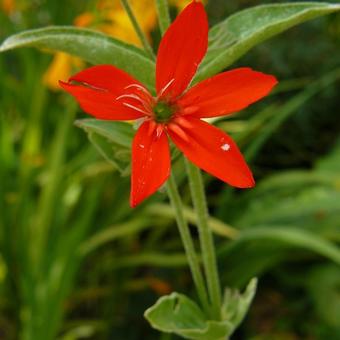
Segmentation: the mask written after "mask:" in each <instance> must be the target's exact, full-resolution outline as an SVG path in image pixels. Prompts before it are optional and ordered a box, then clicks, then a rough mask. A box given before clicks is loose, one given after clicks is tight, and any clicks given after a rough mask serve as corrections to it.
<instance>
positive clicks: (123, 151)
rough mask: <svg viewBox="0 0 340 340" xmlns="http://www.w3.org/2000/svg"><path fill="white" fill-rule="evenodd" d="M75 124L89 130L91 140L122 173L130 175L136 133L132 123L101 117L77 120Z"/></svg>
mask: <svg viewBox="0 0 340 340" xmlns="http://www.w3.org/2000/svg"><path fill="white" fill-rule="evenodd" d="M75 124H76V125H77V126H78V127H80V128H82V129H84V130H85V131H86V132H87V134H88V137H89V140H90V142H91V143H92V144H93V145H94V146H95V148H96V149H97V150H98V151H99V153H100V154H101V155H102V156H103V157H104V158H105V159H106V160H107V161H108V162H109V163H111V164H112V165H113V166H114V167H115V168H116V169H117V170H118V171H119V172H120V173H121V174H122V175H125V176H126V175H129V173H130V159H131V143H132V139H133V136H134V133H135V131H134V129H133V126H132V125H131V124H128V123H123V122H114V121H106V120H99V119H82V120H77V121H76V123H75Z"/></svg>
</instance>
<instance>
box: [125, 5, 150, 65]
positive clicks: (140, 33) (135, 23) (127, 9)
mask: <svg viewBox="0 0 340 340" xmlns="http://www.w3.org/2000/svg"><path fill="white" fill-rule="evenodd" d="M120 2H121V4H122V6H123V7H124V9H125V12H126V14H127V15H128V17H129V19H130V21H131V23H132V26H133V28H134V29H135V31H136V33H137V35H138V38H139V40H140V41H141V43H142V44H143V47H144V49H145V51H146V52H147V53H148V55H149V56H150V57H151V59H153V60H155V59H156V57H155V54H154V52H153V50H152V47H151V45H150V44H149V42H148V39H147V37H146V36H145V34H144V32H143V30H142V29H141V27H140V25H139V24H138V21H137V19H136V16H135V15H134V13H133V11H132V8H131V5H130V3H129V1H128V0H120Z"/></svg>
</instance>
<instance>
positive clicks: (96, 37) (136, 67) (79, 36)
mask: <svg viewBox="0 0 340 340" xmlns="http://www.w3.org/2000/svg"><path fill="white" fill-rule="evenodd" d="M30 46H31V47H37V48H44V49H50V50H56V51H63V52H66V53H69V54H72V55H74V56H77V57H79V58H81V59H83V60H85V61H87V62H89V63H91V64H111V65H115V66H116V67H118V68H120V69H122V70H124V71H126V72H128V73H129V74H131V75H132V76H134V77H135V78H136V79H138V80H139V81H140V82H142V83H143V84H145V85H146V86H148V87H149V88H150V89H151V88H152V87H153V86H154V83H155V81H154V75H155V64H154V62H153V61H152V60H151V59H150V58H149V57H148V56H147V55H146V54H145V53H144V52H143V51H142V50H141V49H139V48H137V47H135V46H132V45H129V44H126V43H123V42H121V41H119V40H117V39H114V38H112V37H110V36H108V35H105V34H103V33H100V32H96V31H93V30H89V29H83V28H76V27H72V26H69V27H68V26H59V27H47V28H39V29H34V30H29V31H24V32H21V33H18V34H15V35H12V36H10V37H9V38H7V39H6V40H5V41H4V42H3V43H2V45H1V46H0V52H3V51H7V50H11V49H15V48H19V47H30Z"/></svg>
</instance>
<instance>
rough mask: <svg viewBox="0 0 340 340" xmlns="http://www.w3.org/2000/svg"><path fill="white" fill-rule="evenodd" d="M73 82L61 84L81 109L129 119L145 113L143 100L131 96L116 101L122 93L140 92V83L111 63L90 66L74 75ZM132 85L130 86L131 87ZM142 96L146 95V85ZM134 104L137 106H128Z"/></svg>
mask: <svg viewBox="0 0 340 340" xmlns="http://www.w3.org/2000/svg"><path fill="white" fill-rule="evenodd" d="M69 81H75V82H78V83H80V84H79V85H78V84H77V85H76V84H71V83H65V82H62V81H60V82H59V83H60V86H61V87H62V88H63V89H64V90H66V91H67V92H69V93H70V94H71V95H72V96H74V97H75V98H76V99H77V101H78V102H79V104H80V106H81V107H82V109H83V110H84V111H85V112H87V113H89V114H91V115H93V116H94V117H96V118H99V119H108V120H130V119H137V118H140V117H143V116H145V115H146V114H145V112H144V111H145V109H144V107H143V106H142V105H141V103H140V102H138V101H136V100H135V99H131V98H124V100H117V98H118V97H119V96H121V95H123V94H131V93H135V94H136V93H137V92H138V91H141V90H140V88H141V86H142V85H141V84H140V83H139V82H138V81H137V80H135V79H134V78H132V77H131V76H130V75H128V74H127V73H125V72H124V71H121V70H119V69H117V68H116V67H114V66H111V65H99V66H94V67H90V68H88V69H86V70H84V71H81V72H79V73H77V74H75V75H74V76H72V77H71V78H70V79H69ZM131 85H132V87H131V88H127V87H129V86H131ZM142 89H143V95H144V96H145V94H144V91H145V89H144V87H142ZM126 104H128V105H132V106H133V107H134V108H135V109H133V108H131V107H128V106H127V105H126Z"/></svg>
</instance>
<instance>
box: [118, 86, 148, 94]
mask: <svg viewBox="0 0 340 340" xmlns="http://www.w3.org/2000/svg"><path fill="white" fill-rule="evenodd" d="M131 87H135V88H136V89H138V90H141V91H143V92H144V93H146V94H147V95H150V94H149V91H148V90H147V89H146V88H145V87H143V86H142V85H139V84H130V85H128V86H126V87H124V90H127V89H130V88H131Z"/></svg>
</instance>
